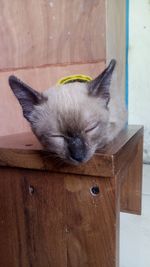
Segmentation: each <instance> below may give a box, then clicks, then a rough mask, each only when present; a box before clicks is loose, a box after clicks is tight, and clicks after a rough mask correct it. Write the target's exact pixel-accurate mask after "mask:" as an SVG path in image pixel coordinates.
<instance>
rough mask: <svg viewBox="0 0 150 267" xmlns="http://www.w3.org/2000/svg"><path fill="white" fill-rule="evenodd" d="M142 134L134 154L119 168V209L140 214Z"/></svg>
mask: <svg viewBox="0 0 150 267" xmlns="http://www.w3.org/2000/svg"><path fill="white" fill-rule="evenodd" d="M142 162H143V136H141V137H140V138H139V140H138V143H137V144H136V148H135V149H134V155H133V154H132V157H130V161H129V160H126V165H125V166H124V168H123V169H122V170H121V172H120V174H119V176H120V179H121V211H123V212H128V213H132V214H133V213H134V214H138V215H141V212H142V197H141V196H142V168H143V164H141V163H142Z"/></svg>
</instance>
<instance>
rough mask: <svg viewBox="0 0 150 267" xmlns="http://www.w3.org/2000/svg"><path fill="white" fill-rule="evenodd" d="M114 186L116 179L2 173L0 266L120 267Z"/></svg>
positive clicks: (115, 191) (117, 188)
mask: <svg viewBox="0 0 150 267" xmlns="http://www.w3.org/2000/svg"><path fill="white" fill-rule="evenodd" d="M117 183H118V181H117V180H116V179H115V177H114V179H111V178H102V177H101V178H100V177H92V178H91V177H86V176H80V175H78V176H77V175H68V174H56V173H50V172H47V171H36V172H35V171H32V170H21V171H20V170H19V169H15V168H14V169H12V171H11V172H10V170H9V169H8V168H3V169H1V170H0V196H1V199H3V201H1V204H0V214H1V215H2V217H1V222H0V236H1V239H0V251H1V255H2V256H1V257H0V266H3V267H20V266H23V267H29V266H33V267H43V266H45V267H47V266H52V267H58V266H59V267H61V266H62V267H76V266H78V267H84V266H87V267H91V266H95V267H99V266H103V267H116V266H117V267H118V263H117V261H118V259H117V258H116V251H118V246H119V243H118V242H119V240H118V236H119V235H118V231H119V227H118V226H119V225H118V223H119V205H118V204H117V203H118V199H119V191H118V190H119V187H118V186H117ZM95 185H96V186H98V187H99V189H100V192H99V194H98V195H95V196H94V195H92V194H91V191H90V189H91V188H92V187H93V186H95ZM106 255H107V257H106Z"/></svg>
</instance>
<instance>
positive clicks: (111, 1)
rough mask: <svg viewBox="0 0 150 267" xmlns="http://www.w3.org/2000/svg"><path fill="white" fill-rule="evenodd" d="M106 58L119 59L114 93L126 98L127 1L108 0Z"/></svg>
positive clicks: (114, 80)
mask: <svg viewBox="0 0 150 267" xmlns="http://www.w3.org/2000/svg"><path fill="white" fill-rule="evenodd" d="M106 2H107V12H106V14H107V17H106V60H107V62H109V61H110V59H111V58H115V59H116V60H117V67H116V69H117V71H116V72H115V73H114V75H113V81H112V93H114V94H116V90H117V93H118V94H120V96H121V97H122V99H123V100H124V99H125V64H126V1H125V0H122V1H120V0H117V1H116V0H107V1H106Z"/></svg>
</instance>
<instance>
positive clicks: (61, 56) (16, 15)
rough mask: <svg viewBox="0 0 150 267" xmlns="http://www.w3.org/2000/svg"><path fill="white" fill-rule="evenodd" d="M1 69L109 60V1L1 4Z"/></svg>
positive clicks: (16, 0)
mask: <svg viewBox="0 0 150 267" xmlns="http://www.w3.org/2000/svg"><path fill="white" fill-rule="evenodd" d="M0 36H1V42H0V51H1V60H0V69H1V70H6V69H9V70H10V69H13V68H22V67H37V66H43V65H47V64H59V63H63V64H64V63H66V64H68V63H85V62H95V61H96V62H97V61H98V60H104V59H105V51H106V45H105V1H103V0H99V1H97V0H93V1H91V0H82V1H80V0H74V1H68V0H61V1H60V0H51V1H50V0H42V1H41V0H36V1H19V0H13V5H12V2H11V1H10V0H1V1H0Z"/></svg>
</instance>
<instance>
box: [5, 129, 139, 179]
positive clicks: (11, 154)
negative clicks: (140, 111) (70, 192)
mask: <svg viewBox="0 0 150 267" xmlns="http://www.w3.org/2000/svg"><path fill="white" fill-rule="evenodd" d="M139 136H143V128H142V127H140V126H128V128H127V129H125V130H123V131H122V132H121V133H120V135H119V136H118V137H117V138H116V140H114V141H113V142H112V143H110V144H109V145H107V146H106V147H105V148H104V149H103V150H102V151H100V152H98V153H96V154H95V156H94V157H93V158H92V159H91V160H90V161H89V162H88V163H86V164H83V165H80V166H78V167H77V166H72V165H66V164H62V165H60V166H59V162H58V161H56V160H53V159H52V158H51V157H50V158H49V157H48V155H47V154H43V150H42V148H41V145H40V144H39V143H38V141H37V139H36V138H35V137H34V136H33V134H32V133H26V134H17V135H14V136H5V137H1V138H0V165H1V166H10V167H22V168H29V169H45V170H51V171H53V172H55V171H59V172H64V173H75V174H77V173H78V174H84V175H95V176H105V177H113V176H114V175H115V174H116V173H117V172H118V171H119V170H120V169H122V167H123V166H125V164H126V160H128V158H129V157H130V154H131V156H134V153H135V146H136V144H137V143H138V138H139ZM131 145H132V151H131ZM132 153H133V154H132ZM58 166H59V168H58Z"/></svg>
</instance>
